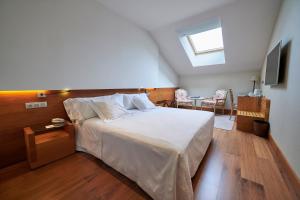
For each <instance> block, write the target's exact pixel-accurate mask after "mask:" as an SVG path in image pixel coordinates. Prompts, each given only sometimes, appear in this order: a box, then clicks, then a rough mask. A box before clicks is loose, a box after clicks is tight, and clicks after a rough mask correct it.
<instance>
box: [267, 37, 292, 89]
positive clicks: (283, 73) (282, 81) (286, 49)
mask: <svg viewBox="0 0 300 200" xmlns="http://www.w3.org/2000/svg"><path fill="white" fill-rule="evenodd" d="M291 45H292V41H288V42H287V43H286V44H285V45H284V46H283V47H282V49H281V55H280V66H279V84H278V85H273V86H271V88H272V89H287V86H288V76H289V74H288V72H289V65H290V55H291Z"/></svg>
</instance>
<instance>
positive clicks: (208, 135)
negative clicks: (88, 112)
mask: <svg viewBox="0 0 300 200" xmlns="http://www.w3.org/2000/svg"><path fill="white" fill-rule="evenodd" d="M213 124H214V114H213V113H211V112H205V111H196V110H185V109H175V108H161V107H158V108H156V109H152V110H149V111H147V112H141V111H135V112H132V113H131V114H128V115H126V116H124V117H122V118H120V119H116V120H113V121H110V122H104V121H102V120H100V119H99V118H92V119H89V120H86V121H85V122H84V123H83V124H82V125H81V126H78V127H77V150H80V151H84V152H88V153H90V154H92V155H94V156H96V157H97V158H99V159H101V160H103V161H104V162H105V163H106V164H108V165H109V166H111V167H113V168H114V169H116V170H117V171H119V172H121V173H122V174H124V175H125V176H127V177H128V178H130V179H132V180H133V181H135V182H136V183H137V184H138V185H139V186H140V187H141V188H142V189H143V190H144V191H146V192H147V193H148V194H149V195H150V196H151V197H152V198H153V199H163V200H181V199H183V200H191V199H193V188H192V182H191V178H192V177H193V176H194V175H195V173H196V171H197V168H198V166H199V164H200V162H201V160H202V158H203V157H204V154H205V152H206V150H207V148H208V146H209V143H210V141H211V139H212V134H213Z"/></svg>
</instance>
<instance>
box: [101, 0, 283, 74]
mask: <svg viewBox="0 0 300 200" xmlns="http://www.w3.org/2000/svg"><path fill="white" fill-rule="evenodd" d="M98 1H100V2H101V3H102V4H104V5H105V6H106V7H108V8H109V9H111V10H113V11H115V12H116V13H118V14H119V15H121V16H123V17H125V18H127V19H129V20H131V21H133V22H134V23H136V24H137V25H139V26H141V27H143V28H145V29H147V30H149V32H150V33H151V35H152V36H153V38H154V39H155V40H156V42H157V43H158V45H159V47H160V51H161V53H162V54H163V56H164V57H165V58H166V60H167V61H168V63H169V64H170V65H171V66H172V67H173V68H174V70H175V71H176V72H177V73H178V74H179V75H188V74H206V73H224V72H231V71H250V70H259V69H260V68H261V66H262V64H263V62H264V56H265V54H266V51H267V48H268V44H269V41H270V37H271V34H272V30H273V26H274V23H275V21H276V17H277V13H278V11H279V8H280V4H281V0H185V1H183V0H98ZM216 18H219V19H220V20H221V23H222V30H223V40H224V48H225V60H226V63H225V64H223V65H211V66H204V67H198V68H194V67H193V66H192V64H191V63H190V61H189V59H188V57H187V55H186V53H185V51H184V49H183V48H182V46H181V44H180V42H179V38H178V31H179V30H181V29H185V28H189V27H194V26H196V25H201V23H204V22H206V21H208V20H212V19H216Z"/></svg>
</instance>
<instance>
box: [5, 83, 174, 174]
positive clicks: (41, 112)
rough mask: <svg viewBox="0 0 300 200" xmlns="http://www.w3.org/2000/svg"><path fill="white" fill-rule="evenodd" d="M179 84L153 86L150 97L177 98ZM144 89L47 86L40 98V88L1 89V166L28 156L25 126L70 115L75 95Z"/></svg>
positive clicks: (160, 98)
mask: <svg viewBox="0 0 300 200" xmlns="http://www.w3.org/2000/svg"><path fill="white" fill-rule="evenodd" d="M175 89H176V88H153V89H151V90H149V91H150V96H149V98H150V100H152V101H153V102H156V101H160V100H174V92H175ZM141 92H145V90H140V89H99V90H70V91H67V92H66V91H60V90H47V91H44V93H46V95H47V97H46V98H38V97H37V91H0V168H2V167H5V166H8V165H11V164H14V163H17V162H20V161H23V160H25V159H26V152H25V142H24V136H23V128H24V127H26V126H30V125H35V124H40V123H50V121H51V119H52V118H55V117H60V118H65V119H68V116H67V114H66V112H65V109H64V107H63V101H64V100H65V99H67V98H74V97H93V96H104V95H111V94H114V93H141ZM35 101H37V102H39V101H47V103H48V107H46V108H36V109H28V110H26V109H25V102H35Z"/></svg>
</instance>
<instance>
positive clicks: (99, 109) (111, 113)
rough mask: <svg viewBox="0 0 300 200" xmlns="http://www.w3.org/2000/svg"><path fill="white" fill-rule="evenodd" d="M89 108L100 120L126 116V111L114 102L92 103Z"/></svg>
mask: <svg viewBox="0 0 300 200" xmlns="http://www.w3.org/2000/svg"><path fill="white" fill-rule="evenodd" d="M91 107H92V108H93V110H94V111H95V112H96V113H97V115H98V116H99V118H100V119H102V120H113V119H117V118H120V117H122V116H123V115H125V114H127V111H126V109H125V108H124V107H122V106H121V105H120V104H119V103H118V102H114V101H111V102H105V101H92V103H91Z"/></svg>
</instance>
